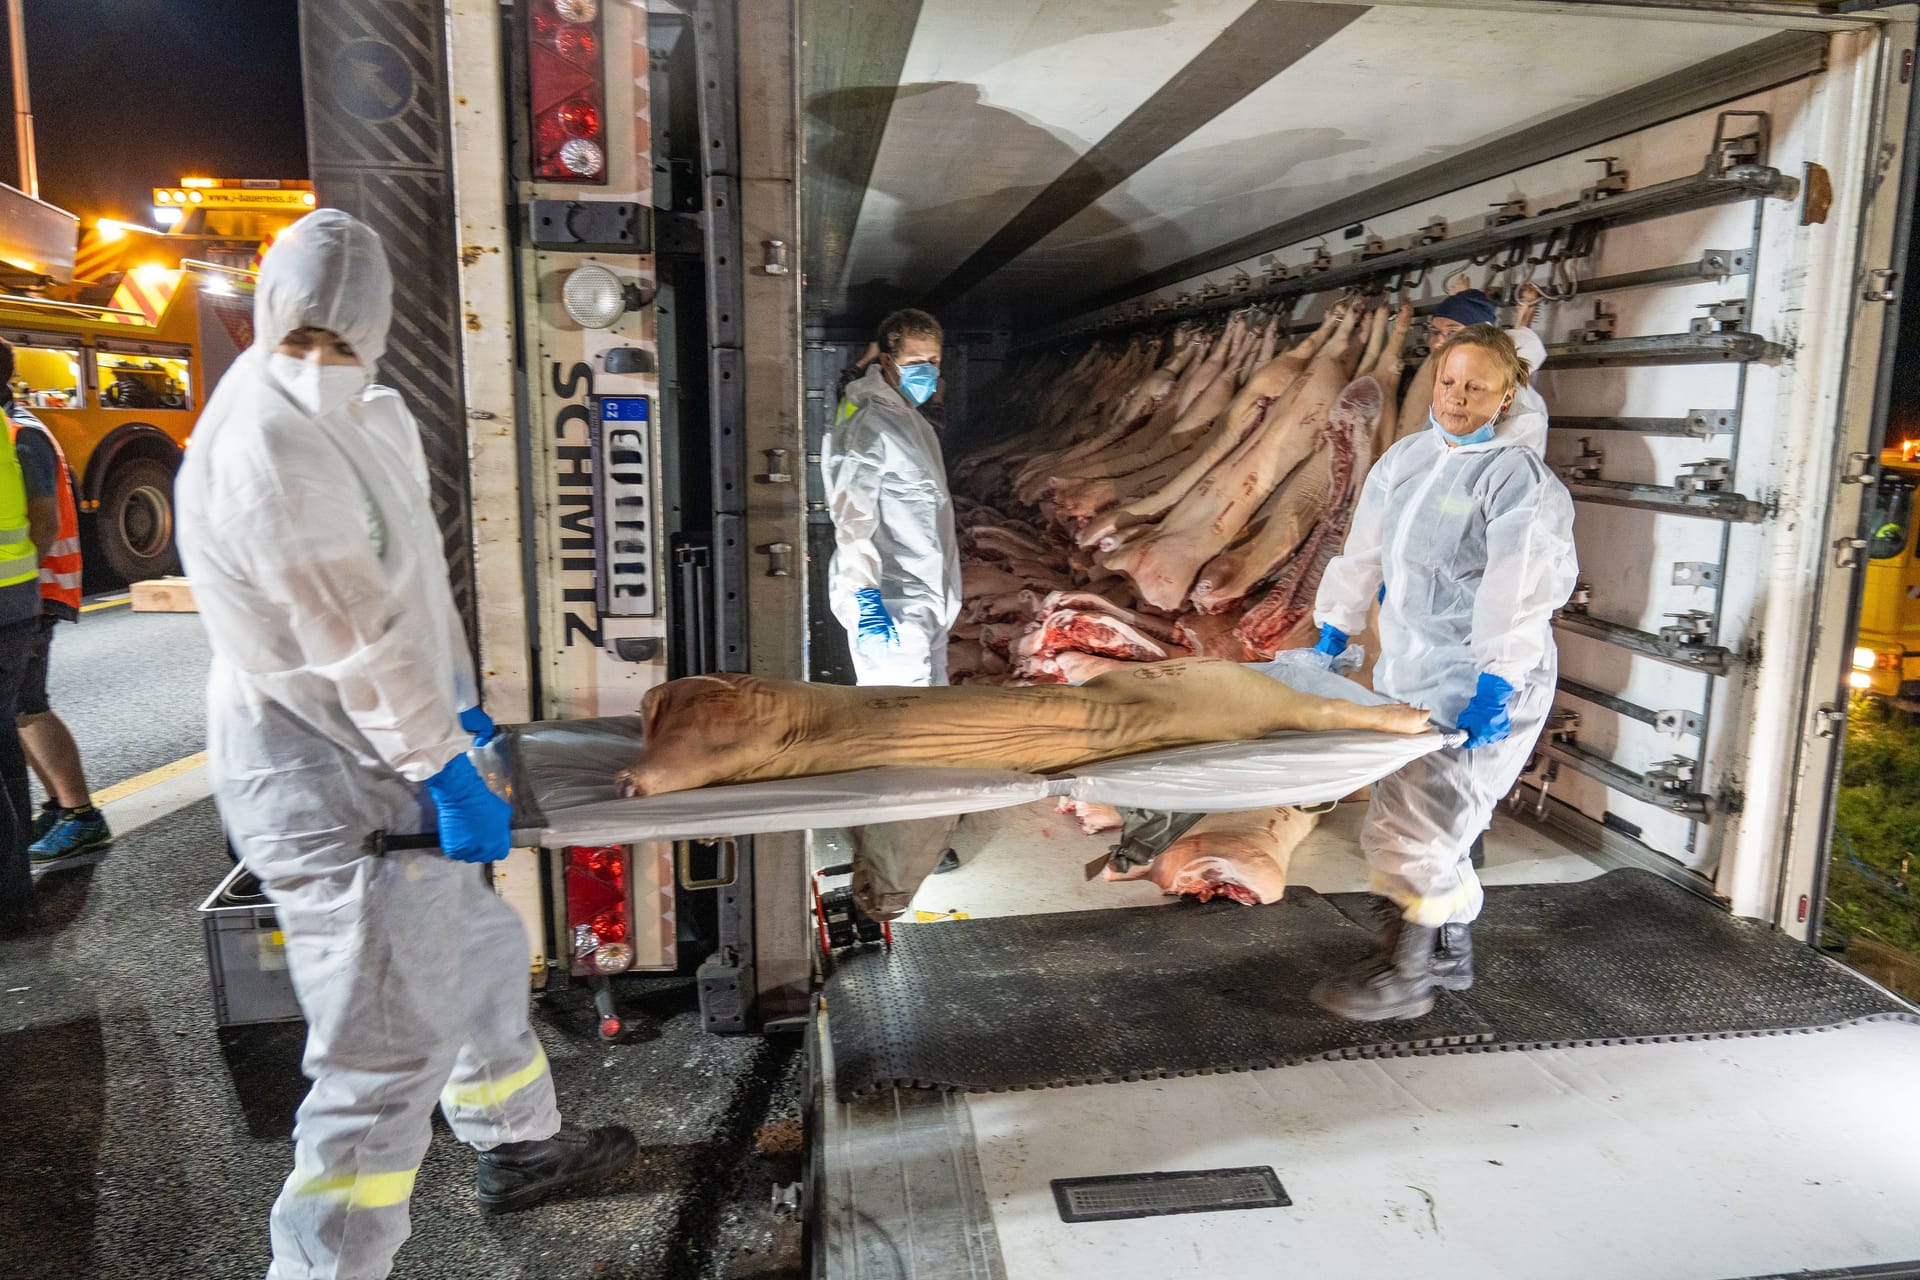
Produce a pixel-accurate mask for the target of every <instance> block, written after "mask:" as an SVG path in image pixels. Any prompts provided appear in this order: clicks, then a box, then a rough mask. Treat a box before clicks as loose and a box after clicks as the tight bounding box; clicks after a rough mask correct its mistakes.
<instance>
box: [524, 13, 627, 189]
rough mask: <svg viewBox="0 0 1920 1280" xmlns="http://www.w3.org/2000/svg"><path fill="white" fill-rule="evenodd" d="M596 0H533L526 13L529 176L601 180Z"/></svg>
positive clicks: (601, 78)
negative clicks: (530, 153)
mask: <svg viewBox="0 0 1920 1280" xmlns="http://www.w3.org/2000/svg"><path fill="white" fill-rule="evenodd" d="M599 21H600V6H599V4H598V3H597V0H534V3H533V5H532V7H531V9H530V12H529V13H528V17H527V93H528V108H529V112H530V115H531V117H532V126H533V127H532V130H531V132H532V135H533V139H532V140H533V156H532V169H533V177H534V178H535V179H537V180H545V181H558V182H605V181H606V180H607V151H606V98H607V95H606V71H605V68H604V67H603V66H602V65H601V63H602V57H601V52H602V51H601V48H600V27H599Z"/></svg>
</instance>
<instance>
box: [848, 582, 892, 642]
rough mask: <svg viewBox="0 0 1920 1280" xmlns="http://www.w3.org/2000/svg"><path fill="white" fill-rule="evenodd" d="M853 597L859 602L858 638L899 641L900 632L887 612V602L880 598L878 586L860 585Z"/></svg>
mask: <svg viewBox="0 0 1920 1280" xmlns="http://www.w3.org/2000/svg"><path fill="white" fill-rule="evenodd" d="M853 598H854V599H855V600H857V601H859V602H860V639H862V640H884V641H885V642H886V643H888V644H899V643H900V632H899V631H898V630H897V629H896V628H895V627H894V625H893V616H892V615H891V614H889V613H888V612H887V602H886V601H885V600H882V599H881V598H880V588H878V587H862V588H860V589H859V590H858V591H856V592H854V593H853Z"/></svg>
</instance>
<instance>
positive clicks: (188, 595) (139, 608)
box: [130, 578, 199, 613]
mask: <svg viewBox="0 0 1920 1280" xmlns="http://www.w3.org/2000/svg"><path fill="white" fill-rule="evenodd" d="M130 590H131V591H132V593H133V611H134V612H135V613H197V612H199V611H198V610H197V609H195V608H194V604H193V587H192V585H191V584H189V583H188V582H187V580H186V579H185V578H149V579H148V580H147V581H145V582H136V583H134V584H133V586H132V588H130Z"/></svg>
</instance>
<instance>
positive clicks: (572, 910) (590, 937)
mask: <svg viewBox="0 0 1920 1280" xmlns="http://www.w3.org/2000/svg"><path fill="white" fill-rule="evenodd" d="M564 856H565V859H566V864H565V865H566V894H567V933H568V935H569V937H570V938H571V940H572V943H573V954H572V956H571V959H570V968H571V969H572V971H573V972H575V973H588V974H610V973H625V972H626V971H627V970H628V969H631V968H632V967H633V945H632V941H631V930H632V921H631V918H630V913H631V911H632V905H631V901H630V892H629V881H630V879H631V876H630V875H629V861H628V860H629V858H630V857H631V851H630V850H629V849H628V847H627V846H626V845H618V844H615V845H570V846H568V847H567V848H566V849H565V850H564Z"/></svg>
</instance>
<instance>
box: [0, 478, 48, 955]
mask: <svg viewBox="0 0 1920 1280" xmlns="http://www.w3.org/2000/svg"><path fill="white" fill-rule="evenodd" d="M39 629H40V557H39V554H38V553H37V552H36V551H35V550H34V547H33V538H32V535H31V531H30V529H29V527H28V522H27V487H26V484H25V482H24V481H22V480H21V478H20V460H19V459H18V458H17V457H16V456H15V455H14V452H13V450H11V449H0V796H4V798H3V799H0V936H5V935H7V934H12V933H18V932H21V931H23V930H24V929H25V928H26V927H27V926H28V925H29V924H30V923H31V921H32V918H33V869H32V864H31V863H30V861H29V860H28V857H27V841H28V828H27V819H28V809H29V807H30V802H29V800H28V796H27V758H26V753H25V752H24V751H22V750H21V748H20V731H19V730H18V729H17V728H16V727H15V726H14V723H13V707H14V699H15V697H16V696H17V695H18V693H19V691H20V682H21V680H22V679H23V678H24V677H25V676H26V670H27V664H28V663H29V662H30V661H31V660H32V656H33V644H34V639H35V637H36V635H37V634H38V632H39Z"/></svg>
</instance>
